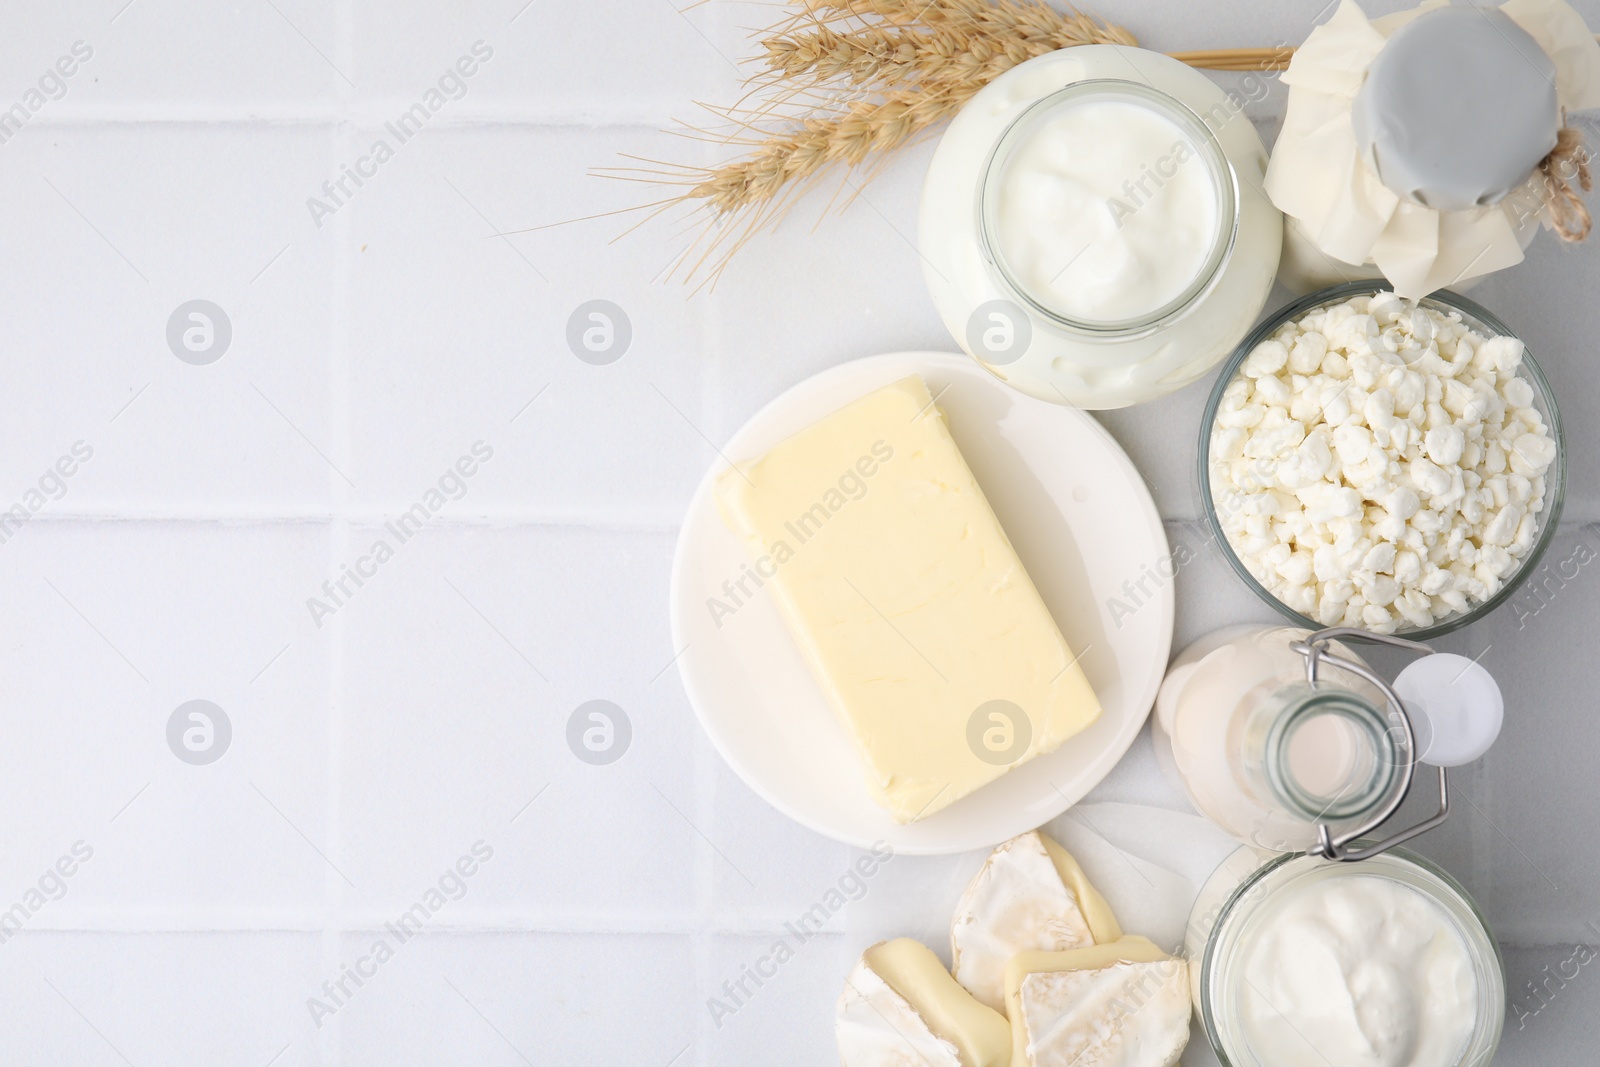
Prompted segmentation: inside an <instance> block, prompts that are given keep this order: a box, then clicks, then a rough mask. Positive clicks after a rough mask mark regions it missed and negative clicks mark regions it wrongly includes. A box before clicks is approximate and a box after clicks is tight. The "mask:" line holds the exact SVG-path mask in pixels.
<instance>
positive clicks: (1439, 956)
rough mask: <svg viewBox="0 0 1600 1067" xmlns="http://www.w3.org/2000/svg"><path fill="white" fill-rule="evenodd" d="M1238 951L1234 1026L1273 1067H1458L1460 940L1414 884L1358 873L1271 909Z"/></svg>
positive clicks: (1468, 1032) (1472, 996)
mask: <svg viewBox="0 0 1600 1067" xmlns="http://www.w3.org/2000/svg"><path fill="white" fill-rule="evenodd" d="M1251 941H1252V942H1253V943H1251V944H1248V945H1246V946H1242V947H1243V964H1244V979H1245V982H1244V986H1243V988H1242V990H1241V992H1240V994H1239V997H1240V1003H1239V1006H1240V1015H1241V1018H1240V1021H1241V1023H1242V1030H1243V1033H1244V1036H1245V1038H1246V1039H1247V1040H1248V1042H1249V1043H1250V1046H1251V1049H1252V1051H1253V1052H1254V1053H1255V1055H1256V1057H1257V1058H1258V1059H1259V1060H1260V1061H1261V1062H1263V1063H1270V1064H1273V1065H1274V1067H1301V1065H1306V1067H1326V1065H1327V1064H1330V1063H1332V1064H1337V1065H1338V1067H1454V1065H1455V1064H1456V1063H1458V1062H1459V1060H1460V1057H1461V1055H1462V1053H1463V1052H1464V1051H1465V1050H1466V1048H1467V1045H1468V1043H1469V1041H1471V1039H1472V1036H1473V1031H1474V1027H1475V1025H1476V1020H1477V1013H1478V987H1477V980H1476V977H1475V973H1474V969H1473V961H1472V956H1471V954H1470V952H1469V950H1468V947H1467V944H1466V942H1465V941H1464V940H1463V938H1462V936H1461V934H1460V932H1459V931H1458V930H1457V929H1456V927H1455V926H1454V924H1453V923H1452V922H1451V920H1450V919H1449V917H1448V916H1447V915H1446V914H1445V912H1444V911H1443V910H1442V909H1441V908H1440V907H1439V906H1438V905H1437V904H1435V903H1434V902H1432V901H1430V900H1429V899H1428V898H1427V897H1425V896H1424V895H1423V894H1421V893H1419V892H1418V891H1417V890H1415V889H1412V888H1411V887H1410V886H1407V885H1404V884H1403V883H1400V882H1397V881H1393V880H1391V879H1388V878H1382V877H1375V876H1371V875H1357V876H1349V877H1340V878H1326V879H1321V880H1318V881H1316V882H1312V883H1309V884H1305V885H1302V886H1300V887H1298V888H1296V889H1294V890H1291V891H1289V892H1287V893H1286V895H1285V897H1284V899H1283V900H1281V901H1277V902H1274V904H1273V906H1272V909H1271V911H1270V912H1268V913H1266V914H1264V915H1263V916H1262V918H1261V925H1260V926H1258V927H1257V928H1256V929H1255V931H1254V932H1253V936H1252V938H1251Z"/></svg>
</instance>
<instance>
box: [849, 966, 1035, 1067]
mask: <svg viewBox="0 0 1600 1067" xmlns="http://www.w3.org/2000/svg"><path fill="white" fill-rule="evenodd" d="M836 1031H837V1035H838V1040H839V1056H840V1058H841V1060H842V1061H843V1063H844V1067H900V1065H902V1064H905V1065H907V1067H910V1065H917V1067H922V1065H924V1064H926V1065H927V1067H1005V1065H1006V1064H1007V1063H1009V1062H1010V1059H1011V1029H1010V1025H1009V1024H1008V1023H1007V1022H1006V1020H1005V1018H1004V1017H1003V1016H1002V1015H1000V1014H999V1013H998V1012H995V1011H992V1010H991V1009H989V1008H986V1007H984V1006H983V1005H982V1004H979V1003H978V1002H977V1001H976V1000H973V999H972V997H971V996H970V995H968V993H967V991H966V990H964V989H962V988H961V987H960V986H959V985H957V984H956V980H955V979H954V978H952V977H950V972H949V971H947V970H945V969H944V964H943V963H942V962H940V960H939V957H938V956H935V955H934V954H933V951H932V950H931V949H929V948H928V947H927V946H926V945H924V944H922V943H921V942H919V941H913V940H912V939H910V938H905V937H902V938H896V939H895V940H893V941H880V942H879V943H877V944H876V945H873V946H872V947H871V948H869V949H867V950H866V952H864V953H862V956H861V961H860V962H859V963H857V964H856V967H855V970H853V971H852V972H851V973H850V977H849V978H848V979H847V980H846V982H845V989H844V993H843V994H842V995H841V996H840V998H839V1007H838V1021H837V1026H836Z"/></svg>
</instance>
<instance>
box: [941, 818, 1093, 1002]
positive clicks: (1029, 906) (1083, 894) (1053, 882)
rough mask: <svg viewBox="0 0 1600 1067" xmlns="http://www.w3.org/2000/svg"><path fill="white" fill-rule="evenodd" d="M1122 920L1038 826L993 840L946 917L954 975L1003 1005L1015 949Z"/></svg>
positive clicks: (1044, 945)
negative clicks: (993, 844)
mask: <svg viewBox="0 0 1600 1067" xmlns="http://www.w3.org/2000/svg"><path fill="white" fill-rule="evenodd" d="M1120 937H1122V928H1121V927H1119V926H1118V925H1117V918H1116V916H1115V915H1113V914H1112V913H1111V907H1110V906H1109V905H1108V904H1107V903H1106V902H1105V898H1104V897H1102V896H1101V895H1100V894H1099V892H1098V891H1097V890H1096V889H1095V888H1094V886H1092V885H1090V884H1089V879H1088V878H1087V877H1086V876H1085V875H1084V873H1083V868H1081V867H1079V866H1078V861H1077V860H1075V859H1073V858H1072V856H1071V855H1070V854H1069V853H1068V852H1067V850H1066V849H1064V848H1062V847H1061V846H1060V845H1059V844H1057V843H1056V842H1055V841H1053V840H1051V839H1050V838H1049V837H1047V836H1045V835H1044V834H1042V833H1040V832H1039V831H1037V830H1034V831H1031V832H1029V833H1026V834H1023V835H1022V836H1020V837H1014V838H1012V839H1011V840H1010V841H1007V842H1005V843H1004V844H1002V845H1000V846H999V847H997V848H996V849H995V850H994V851H993V852H991V853H990V854H989V858H988V859H987V860H985V861H984V864H983V868H982V869H981V870H979V871H978V873H977V875H976V876H974V877H973V879H972V881H971V883H969V884H968V886H967V889H966V892H964V893H963V894H961V900H960V902H959V903H957V905H956V912H955V918H954V919H953V921H952V922H951V924H950V955H951V959H952V964H953V965H952V968H951V969H952V970H953V971H954V973H955V978H956V981H958V982H960V983H961V984H962V985H963V986H964V987H966V989H967V991H968V992H970V993H971V994H972V995H973V996H975V997H977V998H978V999H979V1000H980V1001H982V1002H983V1003H985V1004H987V1005H989V1007H991V1008H993V1009H995V1010H996V1011H1004V1010H1005V998H1006V964H1007V963H1008V962H1009V961H1010V960H1011V957H1013V956H1015V955H1016V954H1017V953H1019V952H1026V951H1029V950H1044V951H1055V952H1059V951H1064V950H1066V949H1074V948H1085V947H1087V946H1089V945H1094V944H1105V943H1106V942H1110V941H1116V940H1117V939H1119V938H1120Z"/></svg>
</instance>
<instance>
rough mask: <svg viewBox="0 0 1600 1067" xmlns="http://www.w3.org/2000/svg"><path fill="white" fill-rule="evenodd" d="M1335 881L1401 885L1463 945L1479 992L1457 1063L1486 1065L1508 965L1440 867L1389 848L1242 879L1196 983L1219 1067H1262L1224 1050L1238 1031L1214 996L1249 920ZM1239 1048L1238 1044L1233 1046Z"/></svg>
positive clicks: (1279, 865)
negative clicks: (1286, 897) (1315, 883)
mask: <svg viewBox="0 0 1600 1067" xmlns="http://www.w3.org/2000/svg"><path fill="white" fill-rule="evenodd" d="M1338 877H1366V878H1374V877H1376V878H1387V879H1388V880H1390V881H1393V882H1397V883H1399V884H1401V885H1404V886H1406V887H1408V888H1410V889H1412V890H1414V891H1416V892H1418V893H1420V894H1421V895H1423V896H1424V897H1426V898H1427V899H1428V900H1429V901H1430V902H1431V903H1432V904H1434V905H1435V906H1437V907H1438V908H1439V910H1440V911H1441V913H1442V914H1443V915H1444V916H1445V918H1446V919H1447V920H1448V921H1449V923H1450V925H1451V926H1452V927H1453V928H1454V929H1455V930H1456V932H1457V934H1458V935H1459V936H1460V937H1461V941H1462V944H1463V945H1464V946H1466V950H1467V953H1468V955H1469V956H1470V957H1471V959H1472V963H1473V970H1474V978H1475V980H1476V984H1477V992H1478V1003H1477V1021H1476V1023H1475V1025H1474V1028H1473V1034H1472V1038H1471V1040H1470V1043H1469V1044H1468V1046H1467V1048H1466V1049H1464V1050H1463V1053H1462V1057H1461V1059H1460V1060H1459V1061H1458V1062H1460V1063H1487V1062H1488V1061H1489V1058H1490V1056H1492V1054H1493V1052H1494V1050H1495V1049H1496V1048H1497V1047H1498V1045H1499V1043H1500V1036H1501V1033H1502V1031H1503V1029H1504V1024H1505V1002H1506V980H1505V961H1504V959H1503V957H1502V956H1501V953H1500V945H1499V943H1498V942H1497V941H1496V940H1495V937H1494V934H1493V932H1492V931H1491V930H1490V929H1489V923H1488V920H1487V919H1486V918H1485V917H1484V915H1483V912H1482V911H1481V910H1480V909H1479V907H1478V905H1477V902H1476V901H1474V900H1473V899H1472V897H1471V895H1470V894H1468V893H1467V891H1466V889H1465V887H1463V886H1462V885H1461V883H1459V882H1458V881H1456V880H1455V878H1453V877H1452V876H1451V875H1450V874H1449V872H1447V871H1445V870H1444V869H1443V868H1442V867H1440V866H1438V865H1437V864H1435V863H1432V862H1431V861H1429V860H1427V859H1425V858H1424V857H1422V856H1420V855H1418V854H1417V853H1415V852H1412V851H1410V850H1409V849H1406V848H1393V849H1390V850H1388V851H1387V852H1384V853H1382V854H1380V855H1377V856H1373V857H1372V858H1370V859H1365V860H1361V861H1359V862H1353V863H1340V862H1337V861H1330V860H1323V859H1318V858H1316V857H1312V856H1307V855H1306V854H1304V853H1288V854H1285V855H1281V856H1278V857H1276V858H1274V859H1272V860H1270V861H1268V862H1266V863H1265V864H1263V865H1262V866H1260V867H1258V868H1257V869H1256V870H1255V871H1254V872H1252V873H1251V874H1250V875H1248V876H1247V877H1245V879H1244V880H1243V881H1242V882H1240V884H1239V885H1238V886H1237V887H1236V888H1235V889H1234V890H1233V892H1232V893H1230V894H1229V896H1228V899H1227V901H1226V902H1225V903H1224V904H1223V905H1222V906H1221V908H1219V909H1218V910H1217V911H1216V913H1215V920H1214V921H1213V923H1212V925H1211V928H1210V932H1209V934H1208V936H1207V937H1206V942H1205V949H1204V952H1203V954H1202V956H1201V959H1200V960H1199V972H1198V978H1197V980H1196V983H1195V999H1196V1006H1197V1007H1198V1009H1199V1013H1200V1020H1201V1025H1202V1026H1203V1027H1204V1028H1205V1032H1206V1037H1207V1039H1208V1040H1209V1041H1210V1042H1211V1047H1212V1049H1213V1051H1215V1052H1216V1055H1217V1059H1218V1060H1219V1061H1220V1062H1221V1063H1222V1065H1223V1067H1261V1061H1260V1059H1259V1057H1257V1056H1255V1054H1254V1053H1253V1052H1252V1051H1250V1050H1249V1049H1248V1047H1246V1048H1244V1049H1241V1048H1239V1047H1237V1046H1235V1045H1231V1044H1229V1045H1226V1047H1225V1042H1226V1041H1227V1039H1228V1037H1230V1036H1233V1035H1234V1032H1235V1031H1236V1030H1237V1026H1236V1025H1229V1026H1227V1027H1224V1026H1223V1025H1222V1024H1223V1023H1229V1024H1232V1022H1233V1017H1232V1016H1231V1015H1228V1014H1226V1013H1227V1012H1228V1011H1231V1010H1232V1004H1231V1002H1230V1001H1228V1000H1227V993H1228V990H1224V989H1218V988H1217V986H1218V985H1219V983H1221V982H1222V980H1223V977H1224V976H1225V975H1226V968H1227V967H1228V966H1229V965H1232V964H1235V963H1236V962H1237V956H1238V954H1239V949H1240V948H1241V945H1242V943H1243V942H1245V940H1246V938H1245V936H1244V935H1245V934H1246V933H1247V932H1248V931H1247V930H1246V929H1244V928H1245V927H1247V926H1248V920H1249V919H1250V918H1251V917H1252V916H1253V915H1254V914H1255V913H1256V912H1257V911H1259V909H1260V908H1261V907H1262V906H1263V905H1264V903H1265V902H1266V901H1267V900H1268V899H1270V898H1271V897H1272V896H1273V895H1274V894H1276V893H1279V892H1282V891H1284V890H1286V889H1288V888H1289V887H1291V886H1295V885H1303V884H1305V882H1306V880H1307V879H1311V878H1315V879H1318V880H1321V879H1328V878H1338ZM1237 1040H1239V1041H1241V1042H1242V1040H1243V1039H1242V1037H1240V1038H1237Z"/></svg>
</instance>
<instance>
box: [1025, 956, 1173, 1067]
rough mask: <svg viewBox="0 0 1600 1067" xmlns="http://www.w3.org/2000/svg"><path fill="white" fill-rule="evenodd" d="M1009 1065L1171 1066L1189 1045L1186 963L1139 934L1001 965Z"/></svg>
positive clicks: (1044, 1066) (1043, 1066)
mask: <svg viewBox="0 0 1600 1067" xmlns="http://www.w3.org/2000/svg"><path fill="white" fill-rule="evenodd" d="M1006 1014H1007V1015H1008V1016H1009V1017H1010V1019H1011V1046H1012V1048H1011V1067H1083V1065H1084V1064H1091V1063H1092V1064H1094V1065H1095V1067H1172V1065H1173V1064H1175V1063H1177V1062H1178V1059H1179V1058H1180V1057H1181V1056H1182V1055H1183V1050H1184V1047H1185V1046H1186V1045H1188V1043H1189V978H1188V970H1187V964H1185V963H1184V962H1183V961H1182V960H1176V959H1172V958H1170V957H1168V956H1167V954H1166V953H1164V952H1162V951H1161V950H1160V949H1159V948H1157V947H1156V946H1155V945H1153V944H1151V943H1150V942H1149V941H1146V940H1145V939H1144V938H1142V937H1126V938H1123V939H1122V940H1121V941H1116V942H1113V943H1111V944H1109V945H1094V946H1092V947H1089V948H1080V949H1072V950H1070V951H1067V952H1022V953H1018V954H1017V955H1016V956H1014V957H1012V959H1011V962H1010V963H1009V964H1007V965H1006Z"/></svg>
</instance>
